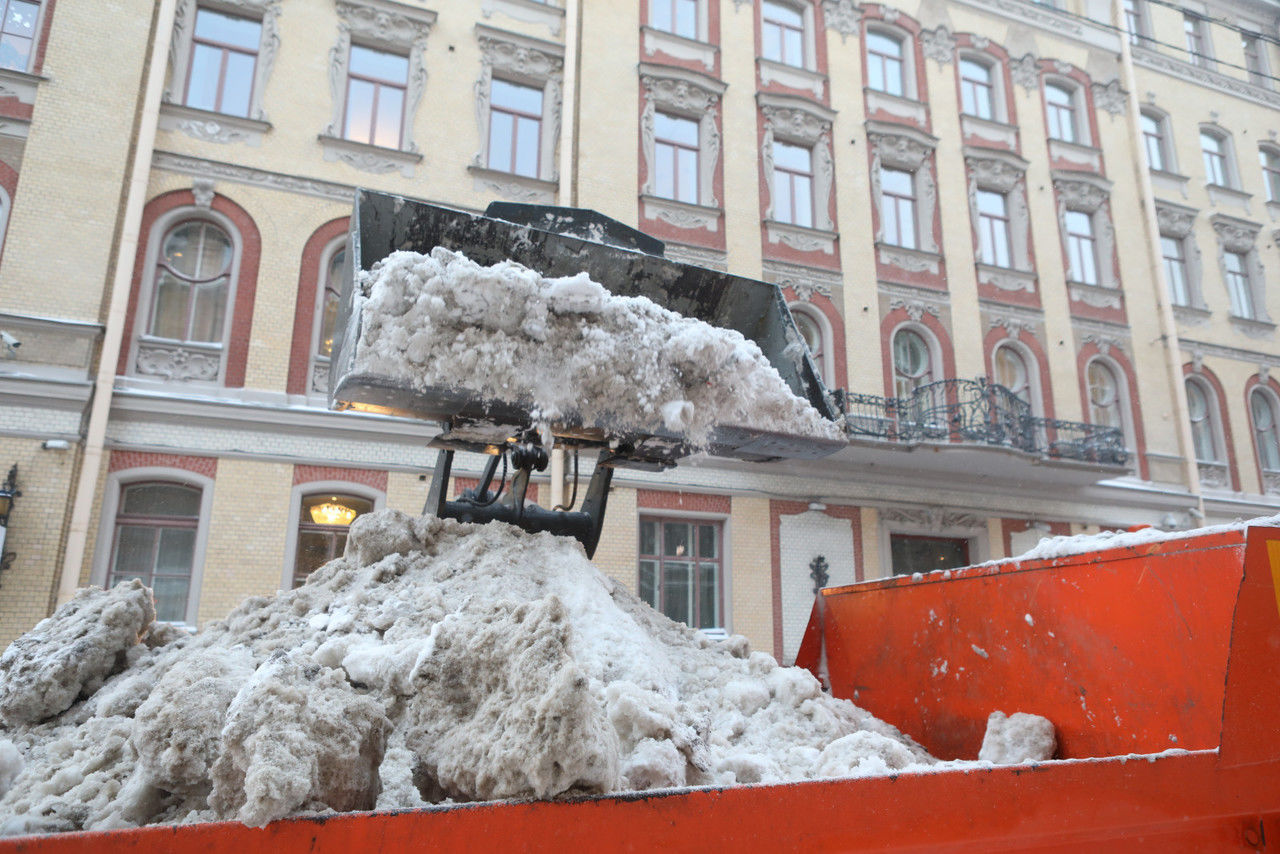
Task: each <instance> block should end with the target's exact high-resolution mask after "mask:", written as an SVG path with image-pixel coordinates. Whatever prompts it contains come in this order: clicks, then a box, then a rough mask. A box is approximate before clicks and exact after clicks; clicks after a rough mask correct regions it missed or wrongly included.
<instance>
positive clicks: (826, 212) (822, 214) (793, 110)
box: [756, 92, 836, 255]
mask: <svg viewBox="0 0 1280 854" xmlns="http://www.w3.org/2000/svg"><path fill="white" fill-rule="evenodd" d="M756 100H757V102H758V103H759V106H760V112H761V115H763V116H764V134H763V137H762V139H761V141H760V158H761V162H762V163H763V164H764V172H765V190H766V192H767V194H768V195H767V198H768V204H767V205H766V206H765V213H764V219H765V230H766V233H767V236H768V239H769V242H770V243H783V244H785V245H787V246H790V247H792V248H793V249H798V250H800V251H802V252H812V251H821V252H823V253H824V254H827V255H832V254H834V253H835V239H836V234H835V222H834V221H833V220H832V218H831V206H832V202H833V194H834V193H835V165H834V164H835V161H834V158H833V155H832V148H831V126H832V122H833V121H834V120H835V113H833V112H832V111H831V110H828V109H827V108H826V107H822V106H819V105H817V104H814V103H812V102H810V101H806V100H804V99H801V98H791V97H788V96H785V95H773V94H769V93H765V92H761V93H759V94H758V95H756ZM774 140H777V141H778V142H782V143H786V144H790V145H798V146H802V147H804V148H808V149H810V151H812V153H813V160H812V163H813V227H812V228H808V227H805V226H802V225H794V224H791V223H784V222H779V221H778V220H777V219H775V217H774V207H773V206H774V199H773V143H774Z"/></svg>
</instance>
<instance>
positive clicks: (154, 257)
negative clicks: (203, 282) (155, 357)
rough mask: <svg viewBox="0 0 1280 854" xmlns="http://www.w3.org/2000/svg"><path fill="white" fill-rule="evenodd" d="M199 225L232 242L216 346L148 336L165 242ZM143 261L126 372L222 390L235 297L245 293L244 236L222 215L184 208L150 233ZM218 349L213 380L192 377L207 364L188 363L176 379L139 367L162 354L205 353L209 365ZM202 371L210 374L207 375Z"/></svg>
mask: <svg viewBox="0 0 1280 854" xmlns="http://www.w3.org/2000/svg"><path fill="white" fill-rule="evenodd" d="M200 220H205V221H208V222H210V223H212V224H214V225H216V226H217V227H219V228H220V229H221V230H222V231H223V232H225V233H226V234H227V236H228V237H230V239H231V251H232V256H231V266H230V268H229V270H228V272H227V293H226V299H225V304H224V308H223V310H224V312H225V314H224V316H223V321H222V337H221V340H220V341H218V342H217V343H216V344H212V343H209V342H192V341H186V340H181V341H179V340H175V339H169V338H160V337H157V336H154V335H151V334H150V332H149V331H148V330H149V329H150V328H151V316H152V312H153V311H154V308H155V297H156V279H157V275H156V272H157V269H158V267H159V263H160V253H161V252H162V250H163V248H164V240H165V238H166V237H167V236H168V235H169V233H170V232H171V231H172V230H173V229H175V228H178V227H179V226H181V225H184V224H186V223H188V222H194V221H200ZM143 257H144V262H143V272H142V281H141V283H140V286H139V288H138V301H137V307H136V313H135V315H134V321H133V327H132V340H131V341H130V342H129V361H128V367H127V371H126V373H127V374H128V375H129V376H132V377H145V378H155V379H161V380H166V381H179V382H182V381H191V382H206V383H210V384H214V385H222V384H223V383H224V382H225V381H226V376H227V360H228V357H229V355H230V350H231V346H230V344H231V333H232V326H233V324H234V321H235V308H236V298H237V293H238V291H239V288H240V275H241V268H242V265H243V263H244V236H243V235H242V234H241V233H240V230H239V229H238V228H237V227H236V225H235V223H233V222H232V221H231V219H230V218H229V217H227V216H226V215H225V214H223V213H221V212H220V211H217V210H214V209H212V208H201V207H196V206H191V205H183V206H181V207H176V208H174V209H172V210H169V211H166V212H165V213H164V214H163V215H161V216H159V217H157V218H156V221H155V222H154V223H153V224H152V226H151V230H150V231H149V232H148V236H147V244H146V249H145V255H144V256H143ZM193 345H194V349H193ZM215 349H216V351H217V354H218V366H217V370H216V372H214V374H213V375H212V376H200V373H194V374H193V373H190V371H200V365H201V364H206V363H207V362H204V361H202V360H199V359H197V360H195V361H192V360H190V359H187V360H186V361H185V363H184V364H185V366H186V367H187V368H188V372H187V373H186V374H184V375H179V376H178V377H176V378H175V377H174V376H173V375H172V373H170V374H169V375H167V376H166V374H165V373H164V372H163V371H161V370H155V371H146V370H141V369H139V362H140V361H141V360H142V359H143V358H144V357H145V354H146V353H148V352H156V353H161V352H163V351H166V350H168V351H175V352H185V353H187V354H188V355H190V354H196V355H200V354H203V355H204V357H205V360H207V359H208V358H209V357H210V356H211V354H212V352H213V351H214V350H215ZM202 372H203V373H207V371H202Z"/></svg>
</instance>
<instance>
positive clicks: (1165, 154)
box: [1139, 107, 1178, 174]
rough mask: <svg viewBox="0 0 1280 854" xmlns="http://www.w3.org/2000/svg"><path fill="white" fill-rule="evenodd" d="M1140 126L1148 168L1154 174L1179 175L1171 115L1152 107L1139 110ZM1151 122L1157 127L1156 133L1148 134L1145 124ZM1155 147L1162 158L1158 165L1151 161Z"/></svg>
mask: <svg viewBox="0 0 1280 854" xmlns="http://www.w3.org/2000/svg"><path fill="white" fill-rule="evenodd" d="M1139 117H1140V118H1139V126H1140V130H1141V133H1142V142H1143V150H1144V151H1146V154H1147V168H1148V169H1150V170H1151V171H1152V172H1166V173H1169V174H1177V171H1178V166H1177V163H1176V162H1175V159H1174V146H1173V139H1172V137H1171V132H1170V124H1169V114H1168V113H1166V112H1164V111H1163V110H1156V109H1153V108H1150V107H1143V108H1141V109H1140V110H1139ZM1147 121H1150V122H1152V123H1153V124H1154V125H1155V129H1156V132H1155V133H1154V134H1151V133H1148V132H1147V128H1146V125H1145V124H1144V123H1145V122H1147ZM1153 145H1154V146H1155V150H1156V152H1157V154H1158V156H1159V158H1160V163H1159V165H1157V164H1156V163H1154V162H1153V161H1152V159H1151V149H1152V146H1153Z"/></svg>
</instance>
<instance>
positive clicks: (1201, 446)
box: [1187, 378, 1222, 463]
mask: <svg viewBox="0 0 1280 854" xmlns="http://www.w3.org/2000/svg"><path fill="white" fill-rule="evenodd" d="M1217 409H1218V408H1217V405H1216V404H1215V403H1214V400H1213V393H1212V392H1210V391H1209V390H1208V389H1206V388H1205V387H1204V385H1203V383H1201V382H1199V381H1198V380H1195V379H1191V378H1188V379H1187V413H1188V415H1189V417H1190V419H1191V441H1192V444H1193V445H1194V447H1195V452H1196V460H1197V461H1198V462H1203V463H1217V462H1220V461H1221V459H1222V454H1221V453H1220V452H1219V450H1218V439H1217V432H1218V430H1217V420H1218V412H1217Z"/></svg>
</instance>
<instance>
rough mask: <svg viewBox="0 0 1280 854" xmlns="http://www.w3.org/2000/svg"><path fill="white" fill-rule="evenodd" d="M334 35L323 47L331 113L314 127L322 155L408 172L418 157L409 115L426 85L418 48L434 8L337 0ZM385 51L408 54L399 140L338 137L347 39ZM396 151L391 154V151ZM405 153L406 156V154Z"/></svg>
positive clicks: (343, 105)
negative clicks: (379, 142)
mask: <svg viewBox="0 0 1280 854" xmlns="http://www.w3.org/2000/svg"><path fill="white" fill-rule="evenodd" d="M337 4H338V40H337V42H336V43H335V44H334V45H333V47H331V48H330V49H329V94H330V98H331V101H332V113H331V115H330V119H329V124H328V125H326V126H325V129H324V130H323V131H322V132H321V133H320V143H321V145H322V146H324V149H325V159H326V160H330V161H332V160H340V161H342V162H344V163H347V164H348V165H350V166H352V167H354V168H356V169H361V170H363V171H366V172H391V171H395V170H397V169H398V170H400V172H401V174H403V175H405V177H413V164H415V163H417V162H418V161H420V160H421V159H422V156H421V153H420V152H419V149H418V144H417V143H416V142H415V141H414V139H413V128H414V120H415V117H416V116H417V114H418V107H419V106H420V105H421V103H422V94H423V92H424V91H425V90H426V87H427V69H426V65H425V64H424V62H423V54H424V53H425V51H426V49H427V36H428V35H430V33H431V28H432V26H433V25H434V24H435V20H436V13H435V12H432V11H430V10H428V9H421V8H417V7H413V6H408V5H405V4H403V3H396V2H394V0H337ZM353 42H354V43H355V44H357V45H359V46H361V47H367V48H372V49H374V50H382V51H387V52H389V53H397V54H400V55H403V56H406V57H407V58H408V60H409V71H408V78H407V80H406V81H405V83H406V88H405V94H404V98H405V101H404V124H403V126H402V127H401V128H400V145H399V146H398V147H397V148H394V149H392V148H387V147H385V146H380V145H371V144H369V143H363V142H357V141H355V140H349V139H346V138H344V137H343V131H344V128H343V117H344V116H345V115H346V107H347V74H348V70H349V68H350V63H351V45H352V43H353ZM397 152H398V153H399V155H400V156H396V153H397ZM406 155H408V156H406Z"/></svg>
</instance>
